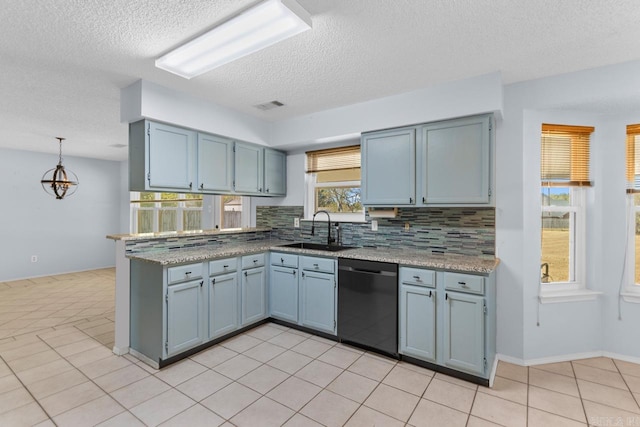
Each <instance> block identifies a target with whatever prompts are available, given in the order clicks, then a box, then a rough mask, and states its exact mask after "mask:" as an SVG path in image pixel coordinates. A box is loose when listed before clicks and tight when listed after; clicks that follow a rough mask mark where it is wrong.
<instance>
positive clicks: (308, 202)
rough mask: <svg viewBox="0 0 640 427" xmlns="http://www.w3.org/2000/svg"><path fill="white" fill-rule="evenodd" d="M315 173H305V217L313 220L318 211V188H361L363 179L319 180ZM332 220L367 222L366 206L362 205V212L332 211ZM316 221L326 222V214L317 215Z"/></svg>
mask: <svg viewBox="0 0 640 427" xmlns="http://www.w3.org/2000/svg"><path fill="white" fill-rule="evenodd" d="M316 178H317V175H316V174H315V173H310V172H307V173H305V184H306V185H305V198H304V202H305V203H304V219H305V220H308V221H311V220H312V219H313V214H314V213H315V212H316V211H315V209H316V190H317V189H318V188H327V187H350V188H355V187H358V188H361V183H362V180H356V181H335V182H317V180H316ZM329 214H330V215H331V221H333V222H365V208H364V206H363V207H362V211H360V212H335V213H334V212H330V213H329ZM316 221H321V222H326V221H327V217H326V215H322V216H321V217H320V216H319V217H317V219H316Z"/></svg>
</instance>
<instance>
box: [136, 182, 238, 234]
mask: <svg viewBox="0 0 640 427" xmlns="http://www.w3.org/2000/svg"><path fill="white" fill-rule="evenodd" d="M140 193H141V192H140V191H130V192H129V232H130V233H131V234H148V233H139V231H138V215H137V213H138V212H139V211H150V210H151V211H153V212H154V214H153V231H151V232H149V233H176V232H183V231H200V230H202V229H204V228H205V226H204V225H205V224H207V225H209V226H210V227H211V228H214V227H215V226H218V227H219V225H220V224H221V223H222V207H223V206H222V198H223V197H224V196H225V195H205V194H203V195H202V206H201V207H199V208H194V207H188V206H186V203H187V201H184V200H183V201H178V202H177V203H178V206H177V207H175V208H174V207H171V208H167V207H165V208H162V202H163V200H162V199H161V197H162V196H161V194H162V193H168V192H167V191H159V192H154V191H149V192H148V193H154V199H153V200H149V201H145V202H144V203H153V204H154V206H153V207H142V206H140V203H134V202H133V201H134V200H141V196H140ZM173 194H177V195H178V199H186V195H187V194H194V193H173ZM209 197H210V198H209ZM239 197H241V200H242V215H241V220H240V227H236V228H222V227H219V228H218V230H220V231H228V230H239V229H242V228H246V227H250V224H251V197H248V196H239ZM164 201H165V202H171V200H170V199H166V200H164ZM136 204H137V205H138V206H137V207H136V206H135V205H136ZM162 209H165V210H166V209H171V210H174V209H175V210H176V211H177V215H176V230H175V231H160V220H159V219H160V211H161V210H162ZM196 210H199V211H200V212H201V214H200V215H201V216H200V228H199V229H194V230H184V226H183V224H184V212H185V211H196ZM207 215H208V216H209V217H207ZM212 224H213V225H212Z"/></svg>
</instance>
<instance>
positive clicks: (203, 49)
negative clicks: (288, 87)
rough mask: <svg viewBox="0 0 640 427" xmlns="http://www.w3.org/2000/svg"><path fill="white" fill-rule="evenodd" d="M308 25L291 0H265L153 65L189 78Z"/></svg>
mask: <svg viewBox="0 0 640 427" xmlns="http://www.w3.org/2000/svg"><path fill="white" fill-rule="evenodd" d="M310 28H311V16H310V15H309V13H308V12H307V11H306V10H304V9H303V8H302V7H301V6H300V5H299V4H297V3H296V2H295V1H294V0H265V1H263V2H261V3H259V4H257V5H256V6H254V7H252V8H251V9H248V10H246V11H244V12H242V13H241V14H239V15H238V16H236V17H234V18H232V19H230V20H229V21H226V22H225V23H224V24H222V25H220V26H218V27H215V28H214V29H212V30H211V31H209V32H207V33H205V34H203V35H201V36H200V37H197V38H195V39H193V40H191V41H190V42H188V43H186V44H184V45H182V46H180V47H178V48H177V49H174V50H172V51H171V52H169V53H167V54H166V55H164V56H162V57H160V58H158V59H157V60H156V67H158V68H162V69H163V70H166V71H169V72H170V73H174V74H177V75H179V76H181V77H184V78H186V79H190V78H192V77H195V76H199V75H200V74H203V73H206V72H207V71H211V70H213V69H214V68H217V67H219V66H221V65H224V64H226V63H228V62H231V61H234V60H236V59H238V58H242V57H243V56H246V55H249V54H251V53H254V52H257V51H259V50H261V49H264V48H265V47H268V46H271V45H272V44H275V43H278V42H280V41H282V40H285V39H288V38H289V37H291V36H295V35H296V34H299V33H301V32H303V31H307V30H308V29H310Z"/></svg>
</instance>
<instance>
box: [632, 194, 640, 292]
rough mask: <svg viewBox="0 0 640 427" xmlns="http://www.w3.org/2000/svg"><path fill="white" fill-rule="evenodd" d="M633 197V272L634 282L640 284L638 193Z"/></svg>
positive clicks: (639, 212)
mask: <svg viewBox="0 0 640 427" xmlns="http://www.w3.org/2000/svg"><path fill="white" fill-rule="evenodd" d="M633 199H634V203H635V206H636V208H635V209H636V215H635V217H636V227H635V230H636V233H635V236H633V237H634V241H635V248H634V249H635V255H636V256H635V260H636V262H635V264H636V274H635V284H636V285H640V211H638V209H639V208H640V194H634V195H633Z"/></svg>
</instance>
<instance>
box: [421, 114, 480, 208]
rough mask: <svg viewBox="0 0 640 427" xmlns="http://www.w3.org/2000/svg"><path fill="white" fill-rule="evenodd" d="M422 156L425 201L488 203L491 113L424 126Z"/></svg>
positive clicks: (448, 203)
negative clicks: (489, 114)
mask: <svg viewBox="0 0 640 427" xmlns="http://www.w3.org/2000/svg"><path fill="white" fill-rule="evenodd" d="M420 131H421V133H422V135H421V136H422V137H421V143H420V147H421V150H419V152H420V158H419V159H418V163H419V164H420V165H421V166H422V168H421V169H422V173H421V189H422V191H421V200H420V201H421V202H422V203H424V204H445V205H450V204H488V203H489V201H490V187H489V185H490V184H489V182H490V177H491V169H490V150H491V146H490V141H491V137H490V133H491V116H478V117H470V118H463V119H457V120H448V121H445V122H439V123H432V124H428V125H424V126H422V127H421V129H420Z"/></svg>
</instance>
